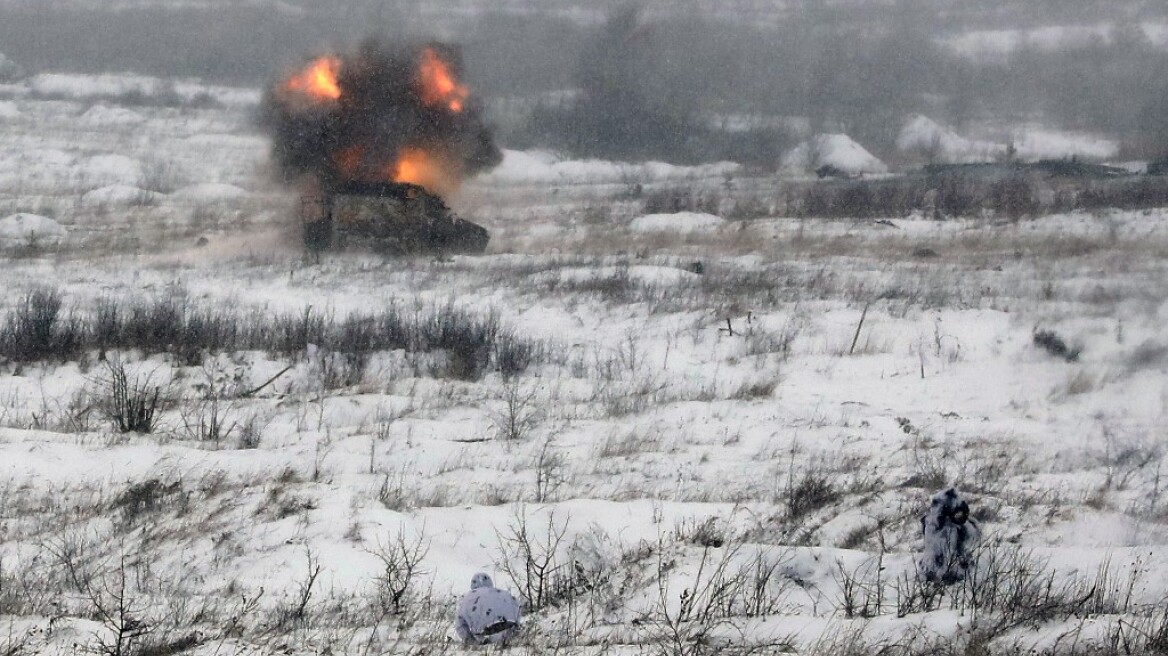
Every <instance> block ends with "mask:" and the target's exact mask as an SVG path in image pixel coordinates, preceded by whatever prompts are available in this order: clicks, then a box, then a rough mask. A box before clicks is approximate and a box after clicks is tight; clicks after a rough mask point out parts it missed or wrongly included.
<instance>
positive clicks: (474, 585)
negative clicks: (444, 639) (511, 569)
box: [454, 572, 519, 645]
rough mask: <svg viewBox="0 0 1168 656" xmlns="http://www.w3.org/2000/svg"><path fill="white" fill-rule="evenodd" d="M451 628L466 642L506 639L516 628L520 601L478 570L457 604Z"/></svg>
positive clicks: (514, 632) (480, 643) (497, 641)
mask: <svg viewBox="0 0 1168 656" xmlns="http://www.w3.org/2000/svg"><path fill="white" fill-rule="evenodd" d="M454 628H455V630H456V631H457V632H458V637H459V638H462V641H463V642H465V643H467V644H472V645H498V644H503V643H506V642H507V640H509V639H510V638H511V637H513V636H514V635H515V634H516V633H517V632H518V631H519V602H518V601H516V600H515V597H513V596H511V593H510V592H507V591H506V590H500V589H498V588H496V587H495V585H494V583H492V582H491V577H489V576H487V575H486V574H484V573H483V572H479V573H478V574H475V575H474V577H473V578H472V579H471V581H470V592H468V593H466V596H465V597H463V598H462V601H461V602H460V603H459V604H458V617H457V618H455V620H454Z"/></svg>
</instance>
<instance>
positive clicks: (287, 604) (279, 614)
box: [273, 549, 321, 629]
mask: <svg viewBox="0 0 1168 656" xmlns="http://www.w3.org/2000/svg"><path fill="white" fill-rule="evenodd" d="M305 559H306V566H307V569H306V570H305V573H304V578H302V579H300V580H299V581H297V583H296V590H295V592H294V593H293V594H292V595H291V596H290V597H288V598H287V599H284V600H283V601H282V602H281V603H280V604H279V605H278V606H277V607H276V608H275V609H274V613H273V614H274V617H273V622H274V626H273V628H275V629H285V628H288V627H290V626H292V625H294V624H299V623H303V622H304V621H305V620H306V619H307V617H308V613H309V610H310V608H309V604H310V603H311V602H312V593H313V591H314V590H315V588H316V581H317V579H318V578H319V577H320V570H321V566H320V560H319V559H318V558H317V556H316V554H314V553H313V552H312V550H311V549H306V550H305Z"/></svg>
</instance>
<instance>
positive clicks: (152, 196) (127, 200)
mask: <svg viewBox="0 0 1168 656" xmlns="http://www.w3.org/2000/svg"><path fill="white" fill-rule="evenodd" d="M157 198H158V194H156V193H154V192H153V191H146V190H145V189H140V188H138V187H134V186H131V185H109V186H106V187H100V188H98V189H94V190H93V191H90V192H86V193H85V194H84V195H82V196H81V204H82V205H87V206H91V207H92V206H95V205H135V204H141V203H149V202H153V201H154V200H156V199H157Z"/></svg>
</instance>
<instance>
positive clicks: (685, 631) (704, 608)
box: [642, 546, 791, 656]
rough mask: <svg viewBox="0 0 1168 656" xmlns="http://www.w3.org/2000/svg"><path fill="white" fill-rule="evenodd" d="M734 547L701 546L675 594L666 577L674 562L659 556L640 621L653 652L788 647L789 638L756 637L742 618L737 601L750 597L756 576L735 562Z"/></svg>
mask: <svg viewBox="0 0 1168 656" xmlns="http://www.w3.org/2000/svg"><path fill="white" fill-rule="evenodd" d="M739 553H740V550H739V548H738V547H734V546H727V547H723V548H720V549H719V548H713V547H705V548H703V549H702V551H701V557H700V559H699V561H698V563H697V566H696V568H695V569H694V570H693V573H692V574H686V575H684V576H685V580H684V581H683V582H682V584H681V585H682V586H684V587H683V589H682V590H681V592H679V593H678V592H675V590H676V584H674V583H673V582H672V581H671V577H672V574H671V573H672V571H673V570H674V569H675V567H676V566H677V564H676V561H675V560H674V559H673V558H672V557H670V558H668V559H667V558H664V557H662V558H659V560H658V563H657V569H656V577H655V585H654V587H655V590H654V596H653V598H652V601H651V605H650V606H649V608H648V609H646V612H645V616H644V619H643V622H642V627H643V629H642V632H643V637H644V644H645V647H646V648H647V649H648V651H649V653H651V654H656V655H659V656H705V655H706V654H731V655H745V654H763V653H775V652H782V651H790V650H791V646H790V641H789V640H785V639H784V640H777V639H774V638H769V639H761V640H760V639H758V638H757V637H755V636H752V635H750V634H749V633H748V631H747V627H746V626H745V624H744V623H743V622H742V617H743V616H742V615H741V614H740V611H741V609H742V602H743V600H744V599H749V598H751V596H752V594H753V593H752V591H754V590H756V589H757V588H756V587H755V586H756V583H757V579H756V578H755V577H753V576H752V575H751V572H752V570H751V569H749V566H748V567H747V568H743V567H741V566H740V565H739V564H738V563H737V557H738V555H739Z"/></svg>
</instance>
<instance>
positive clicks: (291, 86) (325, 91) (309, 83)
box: [284, 55, 341, 102]
mask: <svg viewBox="0 0 1168 656" xmlns="http://www.w3.org/2000/svg"><path fill="white" fill-rule="evenodd" d="M340 72H341V60H340V58H338V57H335V56H333V55H325V56H324V57H321V58H319V59H316V60H314V61H312V62H311V63H310V64H309V65H308V66H307V67H306V68H305V69H304V70H303V71H301V72H300V73H298V74H297V75H294V76H292V77H291V78H290V79H289V80H288V81H287V82H286V83H285V84H284V89H285V90H286V91H289V92H292V93H296V94H299V95H301V96H305V97H307V98H309V99H311V100H314V101H317V102H325V101H328V100H337V99H339V98H340V97H341V85H340V84H339V83H338V82H337V77H338V76H339V75H340Z"/></svg>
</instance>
